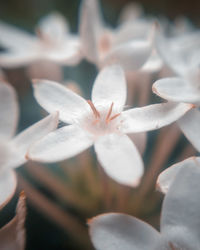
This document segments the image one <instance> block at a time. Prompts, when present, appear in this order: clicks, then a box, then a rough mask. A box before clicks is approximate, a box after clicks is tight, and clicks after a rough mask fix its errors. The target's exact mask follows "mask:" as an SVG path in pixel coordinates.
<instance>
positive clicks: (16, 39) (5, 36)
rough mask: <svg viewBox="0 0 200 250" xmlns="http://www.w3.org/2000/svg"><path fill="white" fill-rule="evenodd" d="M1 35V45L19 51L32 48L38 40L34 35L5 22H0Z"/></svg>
mask: <svg viewBox="0 0 200 250" xmlns="http://www.w3.org/2000/svg"><path fill="white" fill-rule="evenodd" d="M0 34H1V36H0V44H1V45H2V46H4V47H5V48H8V49H14V50H17V51H18V50H22V51H23V50H24V49H27V48H31V47H32V46H34V44H35V42H36V40H37V38H36V37H34V36H33V35H31V34H29V33H27V32H25V31H22V30H20V29H18V28H16V27H14V26H11V25H9V24H6V23H4V22H0Z"/></svg>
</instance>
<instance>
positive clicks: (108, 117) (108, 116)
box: [106, 102, 114, 123]
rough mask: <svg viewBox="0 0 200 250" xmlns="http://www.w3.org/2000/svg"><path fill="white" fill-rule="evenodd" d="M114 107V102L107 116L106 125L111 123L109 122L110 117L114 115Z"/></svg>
mask: <svg viewBox="0 0 200 250" xmlns="http://www.w3.org/2000/svg"><path fill="white" fill-rule="evenodd" d="M113 105H114V103H113V102H112V104H111V106H110V109H109V110H108V114H107V116H106V123H109V121H110V116H111V114H112V109H113Z"/></svg>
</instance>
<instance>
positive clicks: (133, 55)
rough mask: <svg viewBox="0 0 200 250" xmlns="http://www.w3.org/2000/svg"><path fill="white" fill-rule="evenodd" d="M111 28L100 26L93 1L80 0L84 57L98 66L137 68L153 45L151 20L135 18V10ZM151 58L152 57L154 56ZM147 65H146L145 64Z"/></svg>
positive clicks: (146, 58)
mask: <svg viewBox="0 0 200 250" xmlns="http://www.w3.org/2000/svg"><path fill="white" fill-rule="evenodd" d="M131 9H132V12H133V14H132V15H131V14H130V13H129V14H123V15H125V16H127V15H128V17H125V18H122V19H125V21H123V22H122V23H121V25H120V26H119V27H118V28H117V29H115V30H113V29H111V28H108V27H106V26H105V25H104V22H103V20H102V17H101V12H100V9H99V6H98V1H97V0H83V1H82V5H81V9H80V24H79V25H80V27H79V29H80V36H81V45H82V51H83V54H84V56H85V57H86V58H87V60H88V61H90V62H92V63H94V64H96V65H97V66H98V67H102V66H105V65H107V64H111V63H118V64H120V65H121V66H122V67H123V68H124V70H126V71H131V70H137V69H139V68H141V67H142V66H143V65H144V64H145V62H147V60H148V58H149V56H150V55H151V52H152V48H153V40H154V32H155V23H154V21H152V20H148V21H147V20H143V19H142V18H137V14H138V15H139V10H137V9H136V7H135V8H131ZM154 61H155V57H154ZM148 67H149V66H148Z"/></svg>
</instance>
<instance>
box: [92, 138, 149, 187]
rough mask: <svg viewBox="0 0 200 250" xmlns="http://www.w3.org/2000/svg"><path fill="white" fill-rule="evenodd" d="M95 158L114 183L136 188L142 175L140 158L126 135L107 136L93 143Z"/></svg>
mask: <svg viewBox="0 0 200 250" xmlns="http://www.w3.org/2000/svg"><path fill="white" fill-rule="evenodd" d="M95 151H96V153H97V158H98V160H99V162H100V164H101V165H102V167H103V168H104V170H105V171H106V173H107V174H108V175H109V176H110V177H111V178H113V179H114V180H115V181H117V182H119V183H121V184H124V185H129V186H137V185H138V184H139V182H140V178H141V177H142V175H143V171H144V169H143V162H142V158H141V156H140V154H139V152H138V150H137V148H136V147H135V145H134V144H133V143H132V141H131V140H130V139H129V138H128V136H126V135H117V134H109V135H105V136H103V137H100V138H99V139H98V140H97V141H96V142H95Z"/></svg>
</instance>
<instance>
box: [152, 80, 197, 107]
mask: <svg viewBox="0 0 200 250" xmlns="http://www.w3.org/2000/svg"><path fill="white" fill-rule="evenodd" d="M152 90H153V92H154V93H155V94H156V95H158V96H161V97H162V98H164V99H166V100H168V101H174V102H188V103H200V93H199V91H198V89H197V88H195V87H193V85H192V83H190V82H189V81H186V80H184V79H183V78H178V77H171V78H164V79H160V80H158V81H156V82H155V83H154V84H153V87H152Z"/></svg>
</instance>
